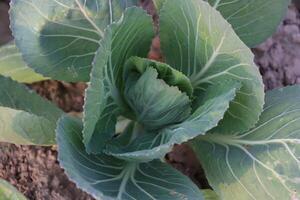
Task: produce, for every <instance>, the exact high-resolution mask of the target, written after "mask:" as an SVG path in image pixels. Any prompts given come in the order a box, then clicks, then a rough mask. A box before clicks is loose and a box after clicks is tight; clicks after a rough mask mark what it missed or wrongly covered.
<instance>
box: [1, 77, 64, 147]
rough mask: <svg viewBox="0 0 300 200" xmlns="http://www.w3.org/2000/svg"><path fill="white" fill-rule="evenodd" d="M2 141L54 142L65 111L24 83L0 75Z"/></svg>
mask: <svg viewBox="0 0 300 200" xmlns="http://www.w3.org/2000/svg"><path fill="white" fill-rule="evenodd" d="M0 83H1V84H0V96H1V98H0V110H1V112H0V130H1V132H0V141H2V142H10V143H16V144H37V145H52V144H54V143H55V140H54V138H55V131H54V130H55V125H56V121H57V120H58V118H59V117H60V116H61V114H62V113H63V111H61V110H60V109H59V108H57V107H56V106H55V105H53V104H52V103H50V102H48V101H47V100H44V99H43V98H42V97H40V96H39V95H37V94H36V93H34V92H33V91H30V90H28V89H27V88H26V87H25V86H23V85H21V84H19V83H17V82H15V81H13V80H11V79H10V78H6V77H3V76H0Z"/></svg>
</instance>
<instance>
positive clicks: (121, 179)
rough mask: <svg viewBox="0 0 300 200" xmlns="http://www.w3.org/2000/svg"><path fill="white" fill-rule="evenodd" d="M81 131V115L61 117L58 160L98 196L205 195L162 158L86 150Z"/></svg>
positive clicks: (161, 198)
mask: <svg viewBox="0 0 300 200" xmlns="http://www.w3.org/2000/svg"><path fill="white" fill-rule="evenodd" d="M81 131H82V124H81V121H80V120H78V119H74V118H70V117H63V118H62V119H61V120H60V121H59V123H58V128H57V141H58V149H59V151H58V152H59V154H58V157H59V162H60V164H61V166H62V167H63V168H64V169H65V172H66V173H67V174H68V176H69V177H70V179H71V180H72V181H74V182H75V183H76V184H77V186H78V187H80V188H81V189H83V190H85V191H86V192H88V193H89V194H91V195H93V196H94V197H95V198H96V199H101V200H113V199H116V200H134V199H136V200H139V199H145V200H156V199H157V200H173V199H175V200H182V199H199V200H201V199H203V196H202V193H201V191H200V190H199V189H198V188H197V186H196V185H195V184H194V183H193V182H192V181H191V180H189V179H188V178H187V177H186V176H184V175H183V174H181V173H180V172H178V171H177V170H175V169H173V168H172V167H171V166H169V165H167V164H166V163H162V162H161V161H159V160H155V161H152V162H149V163H136V162H127V161H124V160H119V159H116V158H114V157H112V156H107V155H104V154H98V155H97V156H95V155H92V154H87V153H86V151H85V147H84V145H83V143H82V135H81Z"/></svg>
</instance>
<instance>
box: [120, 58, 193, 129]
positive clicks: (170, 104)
mask: <svg viewBox="0 0 300 200" xmlns="http://www.w3.org/2000/svg"><path fill="white" fill-rule="evenodd" d="M127 64H129V65H126V66H132V64H133V63H132V62H129V63H128V62H127ZM144 66H145V67H144V70H145V71H144V72H141V73H139V72H137V69H135V68H133V69H131V70H130V72H128V73H125V74H124V78H125V80H124V81H125V91H124V96H125V99H126V100H127V103H128V104H129V106H130V107H131V109H132V110H133V111H134V114H135V120H136V121H137V122H139V123H140V124H141V125H143V126H144V127H145V128H146V129H148V130H158V129H161V128H163V127H166V126H168V125H171V124H176V123H180V122H182V121H184V120H185V119H186V118H188V117H189V115H190V113H191V100H190V99H189V97H188V96H187V95H186V93H183V92H182V91H180V90H179V88H178V87H177V86H171V85H169V84H168V83H166V82H165V80H164V79H163V78H162V77H159V75H160V74H159V72H158V70H156V69H155V68H154V67H152V66H151V64H150V65H144ZM168 78H170V79H173V80H174V79H175V80H176V79H177V77H176V75H175V77H174V78H173V77H170V76H168Z"/></svg>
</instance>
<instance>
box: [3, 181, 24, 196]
mask: <svg viewBox="0 0 300 200" xmlns="http://www.w3.org/2000/svg"><path fill="white" fill-rule="evenodd" d="M0 196H1V200H26V197H24V195H23V194H21V193H20V192H19V191H18V190H17V189H16V188H14V187H13V186H12V185H11V184H9V183H8V182H6V181H5V180H3V179H0Z"/></svg>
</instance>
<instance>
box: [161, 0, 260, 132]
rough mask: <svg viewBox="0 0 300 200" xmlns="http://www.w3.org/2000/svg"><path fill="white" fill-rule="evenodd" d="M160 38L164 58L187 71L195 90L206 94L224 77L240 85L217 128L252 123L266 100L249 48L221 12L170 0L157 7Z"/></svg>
mask: <svg viewBox="0 0 300 200" xmlns="http://www.w3.org/2000/svg"><path fill="white" fill-rule="evenodd" d="M160 39H161V46H162V50H163V53H164V55H165V59H166V62H167V63H168V64H169V65H170V66H172V67H174V68H175V69H177V70H179V71H181V72H183V73H184V74H185V75H187V76H188V77H189V78H190V79H191V82H192V85H193V86H194V89H196V90H200V91H202V92H205V90H206V88H207V86H208V85H210V84H214V83H217V82H224V81H226V80H228V79H235V80H237V81H239V82H241V83H242V87H241V89H240V91H238V93H237V96H236V98H235V100H234V101H233V102H232V103H231V105H230V109H229V111H228V112H227V113H226V115H225V118H224V120H223V121H222V122H221V123H220V124H219V126H218V130H219V131H225V132H235V131H241V130H242V131H246V130H248V129H249V128H251V127H253V126H254V125H255V123H256V122H257V121H258V118H259V115H260V113H261V111H262V107H263V104H264V86H263V83H262V78H261V76H260V74H259V71H258V69H257V67H256V66H255V64H254V62H253V54H252V53H251V51H250V49H248V47H247V46H246V45H245V44H244V43H243V42H242V41H241V40H240V39H239V37H238V36H237V35H236V34H235V32H234V30H233V29H232V27H231V25H230V24H229V23H228V22H227V21H226V20H225V19H224V18H223V17H222V16H221V15H220V13H219V12H217V11H216V10H215V9H213V8H212V7H211V6H210V5H209V4H208V3H206V2H204V1H200V0H188V1H182V0H168V1H166V3H165V4H164V6H163V8H162V9H161V11H160ZM232 124H234V126H232Z"/></svg>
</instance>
